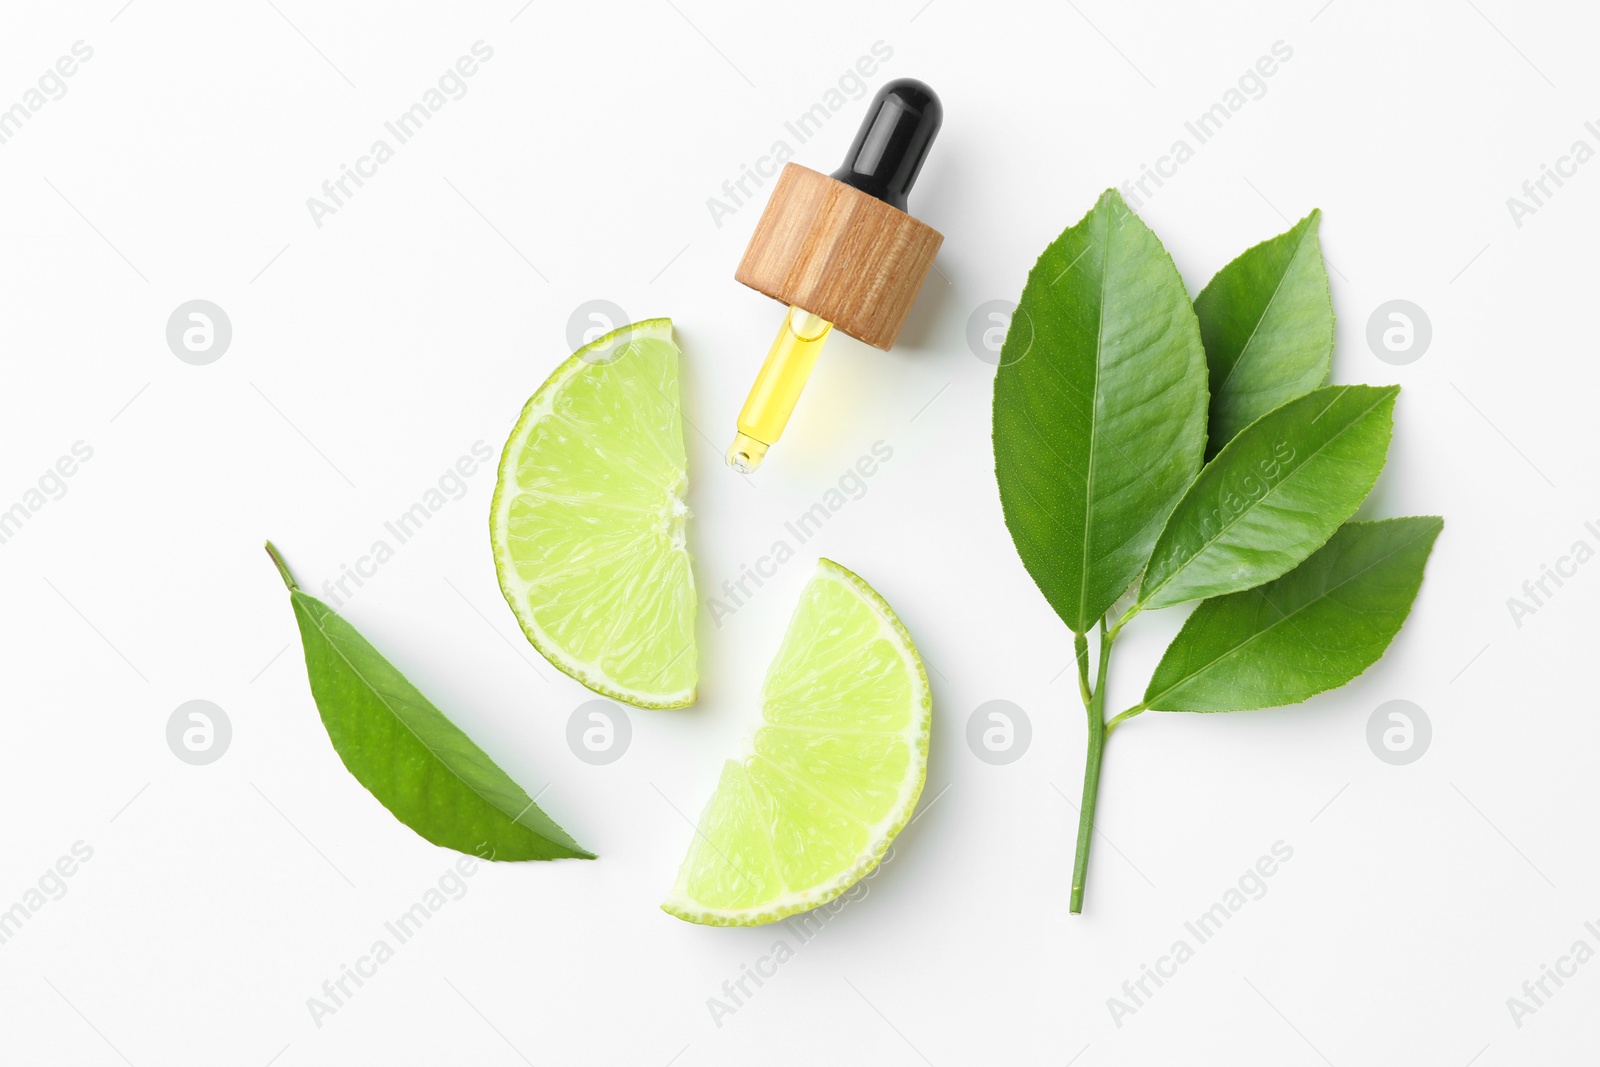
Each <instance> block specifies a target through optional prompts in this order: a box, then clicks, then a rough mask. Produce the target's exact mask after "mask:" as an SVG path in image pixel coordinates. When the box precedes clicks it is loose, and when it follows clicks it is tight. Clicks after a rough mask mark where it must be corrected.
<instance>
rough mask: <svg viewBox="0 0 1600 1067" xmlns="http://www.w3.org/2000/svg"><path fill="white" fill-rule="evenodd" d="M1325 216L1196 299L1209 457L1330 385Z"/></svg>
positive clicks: (1250, 256)
mask: <svg viewBox="0 0 1600 1067" xmlns="http://www.w3.org/2000/svg"><path fill="white" fill-rule="evenodd" d="M1321 219H1322V212H1321V211H1313V212H1311V214H1309V215H1307V216H1306V217H1305V218H1303V219H1301V220H1300V221H1299V222H1298V223H1296V224H1295V226H1294V228H1293V229H1291V230H1290V231H1288V232H1287V233H1282V234H1279V235H1278V236H1277V237H1274V238H1272V239H1271V240H1269V241H1264V242H1262V243H1261V244H1258V245H1256V246H1255V247H1254V248H1251V249H1249V250H1248V251H1246V252H1245V253H1244V254H1243V255H1241V256H1240V257H1239V258H1238V259H1235V260H1234V261H1233V262H1232V263H1229V264H1228V265H1227V266H1226V267H1223V268H1222V269H1221V270H1220V271H1218V272H1217V275H1216V277H1214V278H1212V279H1211V281H1210V282H1208V283H1207V284H1206V287H1205V288H1204V289H1202V290H1201V291H1200V295H1199V296H1198V297H1196V298H1195V301H1194V310H1195V314H1196V315H1197V316H1199V318H1200V336H1201V337H1202V338H1203V339H1204V340H1205V347H1206V362H1207V364H1208V365H1209V367H1210V372H1211V425H1210V431H1211V432H1210V440H1209V441H1208V442H1207V444H1206V455H1207V456H1208V457H1209V456H1214V455H1216V454H1217V452H1218V451H1220V450H1221V448H1222V446H1223V445H1225V444H1227V443H1228V441H1229V440H1230V439H1232V437H1233V435H1234V434H1236V433H1238V432H1239V431H1240V430H1242V429H1244V428H1245V427H1246V426H1248V425H1250V424H1251V423H1252V422H1254V421H1255V420H1256V419H1259V418H1260V417H1261V416H1263V415H1265V414H1266V413H1267V412H1269V411H1271V410H1272V409H1273V408H1275V407H1278V406H1279V405H1280V404H1283V403H1284V402H1285V401H1289V400H1293V399H1294V398H1295V397H1297V396H1300V395H1301V394H1302V393H1305V392H1308V391H1310V390H1312V389H1315V388H1316V387H1317V386H1319V385H1321V384H1322V383H1323V382H1325V381H1327V379H1328V367H1329V362H1330V359H1331V357H1332V354H1333V297H1332V296H1331V295H1330V294H1329V292H1328V272H1327V270H1326V268H1324V267H1323V265H1322V246H1321V244H1320V243H1319V242H1318V240H1317V223H1318V222H1319V221H1321Z"/></svg>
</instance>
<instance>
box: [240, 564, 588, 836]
mask: <svg viewBox="0 0 1600 1067" xmlns="http://www.w3.org/2000/svg"><path fill="white" fill-rule="evenodd" d="M267 552H268V553H269V554H271V556H272V559H273V562H274V563H276V564H277V566H278V570H279V572H280V573H281V574H282V576H283V580H284V583H285V584H286V585H288V587H289V600H290V602H291V604H292V605H293V606H294V615H295V620H296V621H297V622H298V623H299V624H300V639H301V642H302V643H303V644H304V646H305V654H306V674H307V676H308V677H309V679H310V682H311V695H312V697H314V698H315V699H316V702H317V710H318V711H319V712H320V713H321V715H322V725H323V726H324V727H326V728H327V731H328V739H329V740H331V741H332V742H333V750H334V751H335V752H337V753H338V754H339V758H340V759H341V760H343V761H344V765H345V769H346V770H348V771H349V772H350V773H351V775H353V776H354V777H355V779H356V781H358V782H360V783H361V784H362V785H363V786H365V787H366V788H367V791H368V792H370V793H371V794H372V795H373V796H374V797H377V798H378V801H379V803H381V804H382V805H383V806H384V807H386V808H388V809H389V811H390V812H391V813H392V814H393V815H394V817H395V818H397V819H399V820H400V821H401V822H403V823H405V824H406V825H407V826H409V827H410V828H411V829H413V830H415V831H416V832H417V833H418V834H420V835H421V836H422V837H423V838H425V839H426V840H428V841H431V842H433V843H434V844H436V845H442V846H444V847H445V848H453V849H455V850H456V851H457V852H465V853H468V854H469V855H475V856H479V857H480V858H485V859H496V860H548V859H559V858H562V857H579V858H583V859H593V858H594V854H593V853H592V852H588V851H586V850H584V849H583V848H581V847H579V845H578V843H577V842H575V841H574V840H573V839H572V838H571V837H569V836H568V835H567V833H566V831H565V830H563V829H561V827H559V826H557V825H556V824H555V823H554V822H552V821H551V820H550V817H549V816H548V815H546V814H545V813H544V812H542V811H540V810H539V807H538V805H536V804H535V803H534V802H533V800H532V799H531V798H530V797H529V796H528V794H527V793H526V792H524V791H523V789H522V787H521V786H519V785H518V784H517V783H516V782H514V781H512V779H511V777H510V776H509V775H508V774H506V772H505V771H503V770H501V769H500V768H499V767H498V766H496V765H495V762H494V761H493V760H492V759H490V758H489V757H488V755H487V754H485V753H484V751H483V749H481V748H479V747H478V746H477V745H475V744H473V743H472V739H471V738H469V737H468V736H467V735H466V734H464V733H462V732H461V730H460V729H459V728H457V727H456V725H455V724H454V723H452V722H451V721H450V720H449V719H447V718H445V717H444V715H443V714H442V713H441V712H440V711H439V709H438V708H435V707H434V706H433V704H432V703H430V702H429V700H428V698H427V697H425V696H423V695H422V694H421V693H420V692H418V691H417V689H416V687H415V686H413V685H412V684H411V683H410V682H408V681H406V678H405V676H404V675H402V674H401V673H400V672H399V671H398V670H396V669H395V668H394V666H393V665H392V664H391V663H390V662H389V661H388V660H386V659H384V658H383V656H382V655H381V654H380V653H379V652H378V650H377V649H375V648H373V647H372V645H370V644H369V643H368V642H367V640H366V638H364V637H362V636H361V634H360V633H358V632H357V631H356V629H355V627H353V626H351V625H350V624H349V623H348V622H346V621H345V620H344V619H343V618H341V617H340V616H339V614H338V613H337V612H335V611H334V610H333V609H332V608H330V607H328V605H326V604H324V603H323V602H322V601H320V600H318V599H317V598H316V597H314V596H310V595H309V594H307V593H303V592H301V591H300V588H299V586H297V585H296V584H295V582H294V579H293V577H291V576H290V574H289V570H288V568H287V567H286V566H285V565H284V563H283V560H282V559H281V558H280V557H279V555H278V553H277V551H276V549H274V548H273V547H272V545H271V544H268V546H267Z"/></svg>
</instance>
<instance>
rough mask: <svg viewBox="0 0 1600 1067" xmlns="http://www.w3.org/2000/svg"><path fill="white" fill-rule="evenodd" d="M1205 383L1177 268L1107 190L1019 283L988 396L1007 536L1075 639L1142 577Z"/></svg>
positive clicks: (1186, 456) (1199, 434)
mask: <svg viewBox="0 0 1600 1067" xmlns="http://www.w3.org/2000/svg"><path fill="white" fill-rule="evenodd" d="M1205 374H1206V371H1205V353H1204V351H1203V349H1202V347H1201V344H1200V331H1199V327H1198V325H1197V323H1196V321H1195V316H1194V311H1193V309H1192V308H1191V306H1190V303H1189V297H1188V294H1187V292H1186V291H1185V289H1184V287H1183V279H1182V278H1180V277H1179V275H1178V271H1177V268H1176V267H1174V266H1173V263H1172V258H1171V257H1170V256H1168V255H1167V252H1166V250H1165V249H1163V248H1162V247H1161V242H1160V241H1158V240H1157V239H1156V236H1155V234H1153V233H1151V232H1150V230H1149V229H1148V228H1147V227H1146V226H1145V225H1144V223H1142V222H1141V221H1139V217H1138V216H1137V215H1135V214H1133V212H1131V211H1129V210H1128V207H1127V205H1126V204H1124V203H1123V202H1122V198H1121V197H1120V196H1119V195H1118V194H1117V193H1116V192H1115V191H1114V190H1107V191H1106V192H1105V193H1104V194H1102V195H1101V197H1100V200H1099V202H1098V203H1097V204H1096V205H1095V206H1094V209H1093V210H1092V211H1090V212H1089V214H1088V215H1086V216H1084V218H1083V220H1082V221H1081V222H1079V223H1078V224H1077V225H1076V226H1073V227H1071V228H1069V229H1067V230H1066V231H1065V232H1064V233H1062V234H1061V236H1060V237H1058V238H1057V239H1056V240H1055V242H1054V243H1052V244H1051V245H1050V247H1049V248H1047V249H1045V251H1044V254H1043V255H1042V256H1040V257H1039V261H1038V262H1037V263H1036V264H1034V267H1033V270H1032V271H1030V272H1029V274H1028V282H1027V285H1026V286H1025V287H1024V288H1023V290H1022V300H1021V302H1020V304H1019V305H1018V307H1017V311H1016V313H1015V314H1014V315H1013V316H1012V319H1011V328H1010V330H1009V331H1008V332H1007V334H1006V341H1005V344H1004V346H1002V348H1001V352H1000V370H999V373H998V374H997V375H996V377H995V386H994V452H995V477H996V479H997V480H998V482H999V485H1000V503H1001V507H1002V509H1003V510H1004V512H1005V518H1006V526H1007V527H1008V528H1009V529H1010V531H1011V538H1012V541H1013V542H1014V543H1015V544H1016V547H1017V554H1018V555H1019V556H1021V557H1022V563H1023V565H1024V566H1025V567H1027V569H1028V573H1029V574H1031V575H1032V576H1033V580H1034V581H1035V582H1037V583H1038V585H1039V589H1040V590H1041V591H1042V592H1043V593H1044V595H1045V599H1047V600H1048V601H1049V602H1050V606H1051V607H1053V608H1054V609H1055V611H1056V614H1058V615H1060V616H1061V618H1062V620H1063V621H1064V622H1065V623H1066V624H1067V625H1068V626H1069V627H1071V629H1072V630H1073V631H1074V632H1075V633H1086V632H1087V631H1088V630H1089V629H1090V628H1092V627H1093V626H1094V625H1095V623H1096V622H1097V621H1098V620H1099V619H1100V617H1101V616H1102V615H1104V614H1105V613H1106V611H1108V610H1109V609H1110V607H1111V605H1112V604H1113V603H1115V601H1116V599H1117V597H1119V596H1121V595H1122V593H1123V592H1124V591H1125V590H1126V589H1127V588H1128V586H1129V585H1130V584H1131V583H1132V582H1133V580H1134V578H1135V577H1137V576H1138V574H1139V571H1140V569H1141V568H1142V567H1143V566H1144V562H1145V560H1146V559H1147V558H1148V557H1149V555H1150V549H1151V546H1152V545H1154V544H1155V539H1156V535H1157V534H1158V533H1160V531H1161V527H1162V524H1163V523H1164V522H1165V521H1166V517H1167V513H1168V512H1169V511H1171V510H1172V505H1173V504H1174V503H1176V502H1177V499H1178V497H1179V496H1180V495H1181V494H1182V492H1183V489H1184V486H1186V485H1187V484H1188V483H1189V481H1190V479H1192V478H1193V477H1194V475H1195V472H1196V471H1197V470H1198V469H1199V467H1200V460H1201V454H1202V452H1203V451H1204V447H1205V421H1206V387H1205V384H1206V383H1205Z"/></svg>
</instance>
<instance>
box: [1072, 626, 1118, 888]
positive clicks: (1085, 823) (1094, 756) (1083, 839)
mask: <svg viewBox="0 0 1600 1067" xmlns="http://www.w3.org/2000/svg"><path fill="white" fill-rule="evenodd" d="M1114 633H1115V631H1108V630H1107V629H1106V625H1105V620H1104V619H1101V620H1100V667H1099V670H1098V671H1097V672H1096V674H1095V684H1094V694H1093V696H1092V697H1091V698H1090V701H1089V747H1088V752H1087V754H1086V755H1085V757H1084V768H1083V806H1082V807H1081V808H1079V809H1078V853H1077V856H1076V858H1075V859H1074V860H1073V862H1072V904H1071V911H1072V914H1074V915H1077V914H1079V913H1081V912H1082V911H1083V883H1084V880H1085V879H1086V878H1087V877H1088V873H1089V841H1090V839H1091V838H1093V837H1094V806H1095V801H1096V800H1097V799H1099V796H1100V763H1101V761H1102V760H1103V759H1104V758H1105V752H1106V721H1105V704H1106V669H1107V668H1108V667H1109V666H1110V664H1111V641H1112V638H1113V635H1114Z"/></svg>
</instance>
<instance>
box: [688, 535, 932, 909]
mask: <svg viewBox="0 0 1600 1067" xmlns="http://www.w3.org/2000/svg"><path fill="white" fill-rule="evenodd" d="M932 709H933V701H932V698H931V696H930V694H929V691H928V675H927V673H926V672H924V671H923V669H922V659H921V657H919V656H918V655H917V650H916V647H915V646H914V645H913V644H912V643H911V635H910V634H908V633H906V628H905V627H904V626H902V625H901V624H900V620H899V619H897V618H895V614H894V611H893V609H891V608H890V607H889V605H888V604H887V603H886V602H885V601H884V599H883V598H882V597H880V596H879V595H878V594H877V593H875V592H873V590H872V587H871V586H869V585H868V584H867V583H866V582H864V581H862V580H861V579H860V578H859V577H857V576H856V575H854V574H852V573H851V572H850V571H847V570H845V569H844V568H843V567H841V566H839V565H838V564H837V563H834V562H832V561H831V560H826V559H825V560H822V561H820V562H819V563H818V565H817V573H816V575H815V576H813V577H812V579H811V581H810V582H809V583H807V584H806V588H805V591H804V592H802V593H801V594H800V606H799V607H798V608H796V609H795V613H794V618H793V619H792V620H791V621H790V623H789V631H788V633H786V634H785V635H784V638H783V645H782V647H780V648H779V649H778V656H777V659H775V660H774V661H773V663H772V667H771V668H770V669H769V670H768V672H767V680H766V684H765V685H763V686H762V693H761V715H762V726H761V728H760V729H759V730H757V731H756V734H755V738H754V741H753V742H752V743H751V745H750V746H749V752H748V754H746V755H745V756H744V757H743V758H742V759H738V760H729V761H728V762H727V763H725V764H724V765H723V768H722V779H721V781H720V782H719V783H718V784H717V791H716V793H715V794H714V795H713V796H712V798H711V802H710V803H709V804H707V805H706V809H705V813H704V814H703V815H701V816H700V826H699V828H698V829H697V830H696V831H695V836H694V841H693V843H691V844H690V846H689V854H688V855H687V856H685V857H684V860H683V867H682V868H681V869H680V870H679V871H678V882H677V884H676V885H675V886H673V888H672V892H671V894H670V895H669V896H668V898H667V901H666V903H664V904H662V905H661V907H662V910H664V911H666V912H667V913H669V914H671V915H676V916H677V917H678V918H680V919H685V920H687V921H689V922H694V923H704V924H706V925H710V926H755V925H758V924H760V923H768V922H772V921H774V920H775V919H781V918H783V917H784V916H785V915H793V914H794V913H795V912H799V911H806V910H807V909H810V908H815V907H817V906H818V905H819V904H825V903H827V902H828V901H830V900H832V899H833V898H834V897H836V896H838V895H839V894H840V893H843V892H844V891H845V890H846V889H848V888H850V886H852V885H854V884H855V883H856V881H857V880H859V879H860V878H861V877H862V876H863V875H864V874H866V873H867V872H868V871H870V870H872V868H873V867H875V866H876V865H877V863H878V861H879V860H880V859H882V858H883V854H884V852H885V851H886V850H887V849H888V848H889V842H890V841H892V840H894V835H895V834H897V833H899V832H900V830H901V828H902V827H904V826H905V824H906V822H907V820H909V819H910V818H911V811H912V809H913V808H915V807H916V804H917V797H918V796H920V795H921V793H922V783H923V780H924V779H925V778H926V777H927V771H928V731H929V728H930V727H931V725H932V721H933V711H932Z"/></svg>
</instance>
